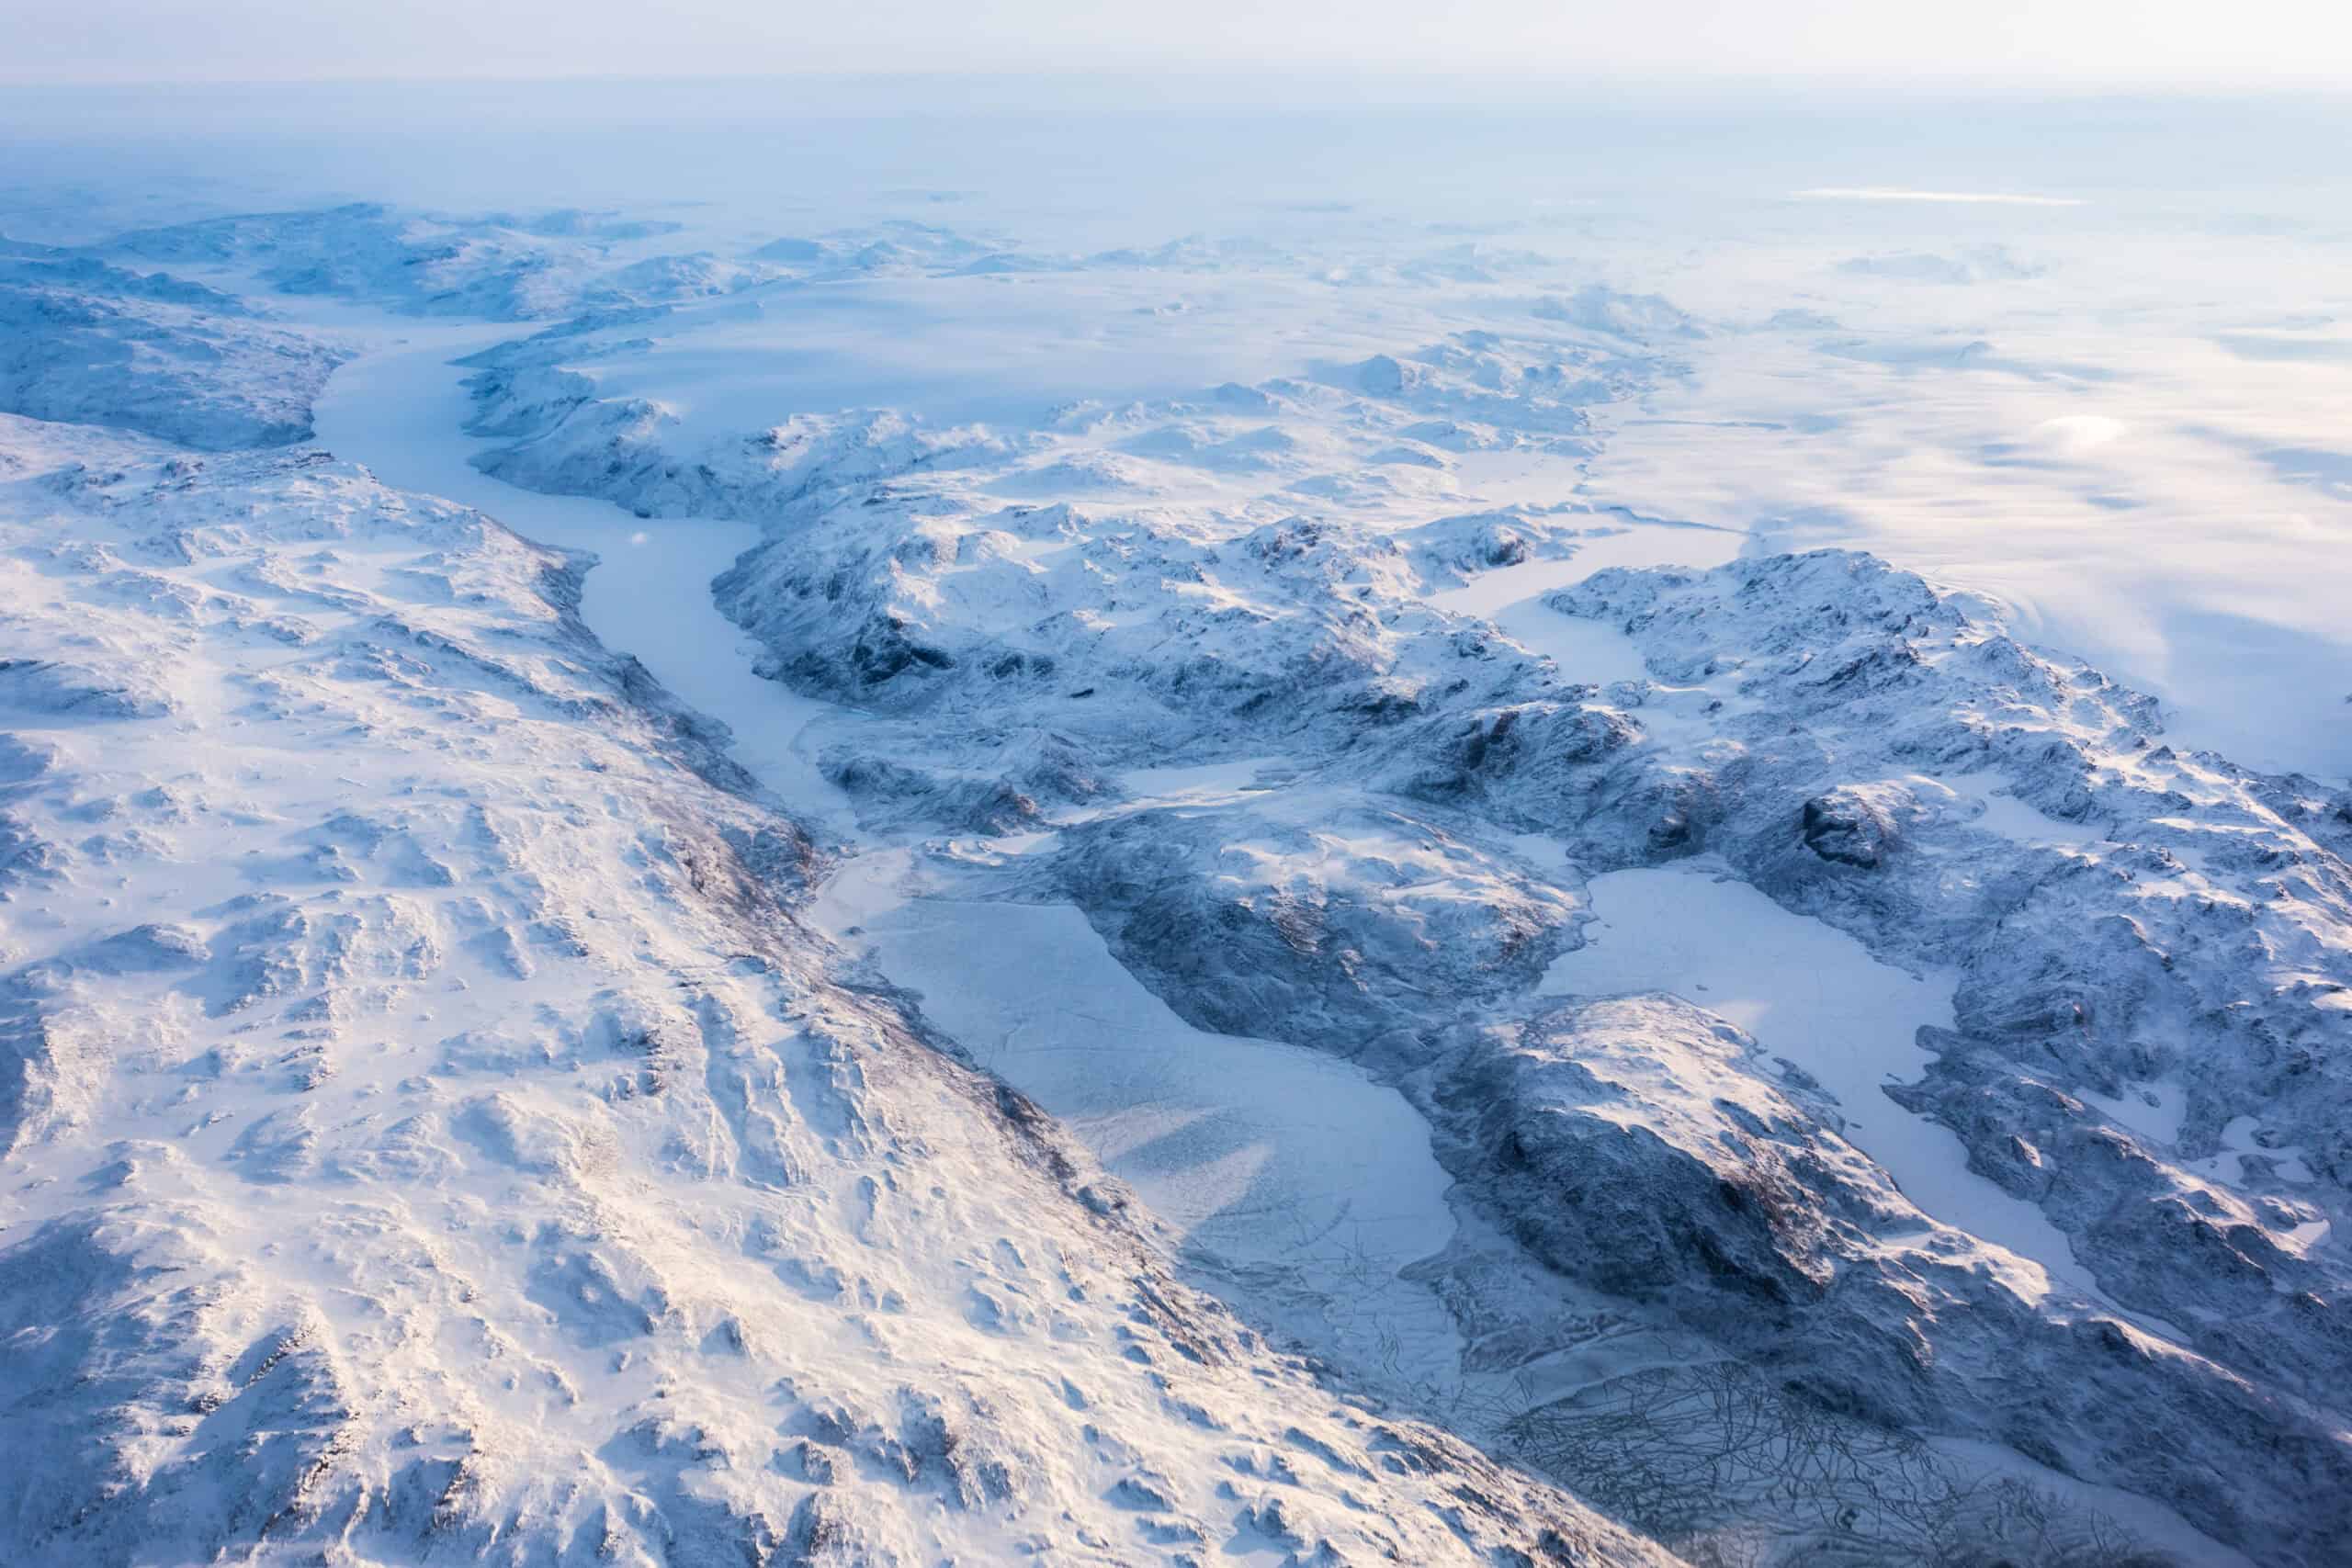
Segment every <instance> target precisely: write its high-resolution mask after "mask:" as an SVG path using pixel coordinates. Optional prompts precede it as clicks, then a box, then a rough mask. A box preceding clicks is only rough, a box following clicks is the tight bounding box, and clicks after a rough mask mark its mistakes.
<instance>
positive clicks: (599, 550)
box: [312, 325, 847, 818]
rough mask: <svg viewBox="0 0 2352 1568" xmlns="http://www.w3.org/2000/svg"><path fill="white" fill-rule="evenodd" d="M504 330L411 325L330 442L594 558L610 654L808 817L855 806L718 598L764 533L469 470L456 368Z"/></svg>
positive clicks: (348, 380) (344, 380)
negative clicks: (723, 577) (725, 576)
mask: <svg viewBox="0 0 2352 1568" xmlns="http://www.w3.org/2000/svg"><path fill="white" fill-rule="evenodd" d="M502 335H509V334H501V333H483V332H482V331H481V329H480V328H478V327H477V328H468V329H459V330H454V331H453V330H450V329H446V328H445V329H437V330H436V329H434V328H430V327H414V326H408V325H404V326H403V327H402V328H401V331H400V336H399V338H398V339H397V340H393V339H390V338H389V336H388V339H387V341H386V343H385V344H384V346H383V347H381V348H380V349H379V351H378V352H375V353H372V354H368V355H365V356H364V357H362V358H360V359H357V360H355V361H354V362H352V363H351V364H349V365H346V366H345V367H342V368H341V369H339V370H337V371H336V372H335V373H334V378H332V379H331V380H330V381H329V382H328V383H327V389H326V393H325V395H324V396H323V397H322V398H321V399H320V400H319V402H318V406H317V408H316V409H315V410H314V411H313V416H312V418H313V423H314V425H315V427H316V429H317V432H318V439H319V444H320V445H321V446H325V447H326V448H327V449H328V450H330V451H332V452H334V454H335V455H336V456H337V457H348V458H350V459H352V460H353V461H355V462H360V463H365V464H366V465H367V466H368V468H370V469H372V470H373V471H374V472H375V474H376V477H377V478H378V479H382V480H383V481H384V482H385V483H387V484H390V485H393V486H395V487H397V488H399V489H401V490H411V491H423V492H424V493H425V494H427V495H437V496H441V497H443V498H445V499H447V500H449V501H456V502H463V503H464V504H466V505H468V506H471V507H473V508H475V509H476V510H478V511H481V512H485V513H489V514H490V515H492V516H493V517H495V518H497V519H498V520H499V521H500V522H502V523H503V524H505V525H507V526H508V527H509V528H512V529H514V530H515V532H516V533H518V534H521V535H523V536H525V537H526V538H530V539H535V540H537V542H538V543H540V544H543V545H552V546H554V547H557V548H559V549H565V550H587V551H590V552H593V553H594V555H595V556H596V558H597V559H598V561H599V563H600V564H599V565H598V566H597V567H596V568H595V569H594V570H591V571H590V572H589V573H588V576H587V579H586V581H585V582H584V583H583V584H582V592H581V606H580V613H581V617H582V619H583V620H585V621H586V622H587V623H588V625H589V626H590V627H591V628H592V629H593V630H594V632H595V633H596V635H597V636H598V637H600V638H602V639H603V641H604V643H605V647H607V648H610V649H614V650H616V652H621V653H630V654H634V655H636V656H637V659H638V660H639V662H640V663H642V664H643V665H644V666H645V667H646V668H647V669H648V670H650V671H652V672H653V674H654V676H655V678H656V679H658V680H659V681H661V682H662V684H663V685H664V686H667V687H668V688H669V689H670V690H671V691H672V692H673V693H675V694H677V695H678V696H679V697H680V698H681V699H683V700H684V702H685V703H686V704H687V705H690V706H692V707H694V708H695V709H697V710H699V711H700V712H702V713H704V714H707V715H708V716H711V717H714V718H717V719H719V720H721V721H723V722H724V723H725V724H726V725H727V726H728V727H729V728H730V729H732V730H733V731H734V733H735V740H734V745H733V747H732V750H733V752H734V756H735V760H736V761H739V762H741V763H742V764H743V766H744V767H745V768H746V769H748V770H749V771H750V772H751V773H752V775H753V776H755V777H757V778H758V779H759V780H760V781H761V782H762V783H763V784H766V785H767V786H768V788H769V789H770V790H772V791H774V792H775V795H776V796H777V797H778V798H779V799H781V800H783V801H785V802H786V803H788V804H789V805H790V806H791V807H792V808H793V810H794V811H795V812H796V814H797V815H799V816H801V817H803V818H808V817H812V816H814V817H831V815H833V814H834V813H837V812H841V811H842V810H844V809H845V808H846V806H847V802H846V801H844V800H843V799H842V795H841V794H840V792H839V791H838V790H837V789H835V788H834V786H833V785H832V784H831V782H830V781H828V780H827V779H826V778H825V776H824V775H823V774H822V773H820V772H819V771H818V769H817V765H816V763H815V761H814V760H813V759H812V758H811V757H809V755H808V754H807V753H806V752H805V751H804V750H803V749H802V748H801V747H800V745H799V744H798V742H799V740H800V739H801V737H802V735H803V733H804V732H805V731H806V730H807V729H808V728H809V724H810V723H811V722H812V721H813V720H814V719H816V718H818V717H819V716H822V715H823V714H825V713H826V712H828V711H829V710H828V709H827V707H826V705H824V704H822V703H818V702H812V701H810V700H809V699H808V698H806V697H801V696H797V695H796V694H793V693H792V692H791V691H789V690H787V689H786V688H785V687H783V686H781V685H778V684H777V683H776V682H774V681H764V680H762V679H761V678H760V677H759V676H758V675H756V674H754V673H753V672H752V656H753V653H754V651H755V650H754V649H753V646H752V642H751V639H750V638H749V637H747V636H746V635H745V634H744V632H743V631H742V630H741V628H740V627H738V626H735V624H734V623H733V622H731V621H729V620H728V619H727V617H726V616H724V615H720V614H719V613H718V606H717V605H716V604H713V603H712V602H711V594H710V581H711V579H713V578H714V577H717V576H718V574H719V573H720V572H722V571H724V570H727V568H728V567H729V565H731V564H733V562H734V559H735V558H736V557H737V556H738V555H740V554H741V553H742V552H743V551H744V550H746V549H748V548H749V547H751V546H752V544H753V543H754V542H755V541H756V540H757V538H758V536H759V531H758V530H757V529H755V528H753V527H752V526H751V525H748V524H742V523H725V522H712V521H707V520H702V519H692V520H676V519H663V520H662V521H660V522H643V521H640V520H639V519H638V518H636V517H633V516H631V515H630V514H629V513H627V512H624V511H623V510H621V509H620V508H619V507H617V506H615V505H613V504H611V503H610V502H603V501H598V500H594V499H593V498H591V497H587V496H566V495H540V494H538V493H537V492H535V491H526V490H519V489H517V488H515V486H513V485H510V484H507V483H505V482H503V480H500V479H492V478H491V477H490V476H489V475H488V474H485V473H483V472H482V471H481V469H479V468H475V467H474V466H473V464H472V463H471V462H470V461H469V458H470V457H471V456H472V455H473V453H474V452H475V451H476V450H477V449H478V447H479V445H480V444H479V443H477V442H475V441H473V440H471V439H469V437H468V436H467V435H466V434H465V432H464V430H463V425H464V422H465V420H466V417H467V415H468V413H469V404H468V400H467V396H466V391H465V388H464V385H463V382H464V378H465V377H466V375H467V374H468V372H466V371H465V370H463V369H460V368H458V367H456V366H454V365H452V364H451V363H450V361H451V360H452V359H454V358H458V357H460V356H462V355H467V354H470V353H472V352H474V351H475V350H477V349H481V348H486V347H488V346H490V344H493V343H496V342H498V341H499V339H500V337H501V336H502Z"/></svg>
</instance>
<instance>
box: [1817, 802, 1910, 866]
mask: <svg viewBox="0 0 2352 1568" xmlns="http://www.w3.org/2000/svg"><path fill="white" fill-rule="evenodd" d="M1799 831H1801V832H1802V833H1803V834H1804V847H1805V848H1806V849H1809V850H1811V851H1812V852H1814V853H1815V854H1817V855H1819V856H1820V857H1821V858H1822V859H1823V860H1826V861H1833V862H1835V863H1838V864H1840V865H1851V866H1859V867H1860V868H1861V869H1862V870H1864V871H1871V870H1874V869H1876V867H1877V865H1878V863H1879V857H1880V856H1881V855H1882V854H1883V853H1884V852H1886V850H1887V848H1888V847H1889V845H1890V843H1891V840H1892V839H1893V836H1894V829H1893V824H1892V823H1889V822H1888V821H1886V820H1885V818H1883V817H1881V816H1880V815H1879V814H1878V813H1877V812H1875V811H1872V810H1871V808H1870V807H1867V806H1865V805H1862V804H1860V803H1859V802H1856V801H1853V800H1851V799H1850V798H1849V799H1845V800H1840V799H1838V797H1837V796H1835V795H1815V797H1814V798H1813V799H1811V800H1808V801H1806V802H1805V803H1804V816H1803V817H1802V818H1800V820H1799Z"/></svg>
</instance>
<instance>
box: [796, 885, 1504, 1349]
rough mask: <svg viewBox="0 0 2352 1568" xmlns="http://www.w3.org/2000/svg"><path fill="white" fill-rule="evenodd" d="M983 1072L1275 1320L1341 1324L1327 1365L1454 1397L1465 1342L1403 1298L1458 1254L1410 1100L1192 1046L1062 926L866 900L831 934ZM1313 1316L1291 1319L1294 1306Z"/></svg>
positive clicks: (918, 903)
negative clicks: (864, 952)
mask: <svg viewBox="0 0 2352 1568" xmlns="http://www.w3.org/2000/svg"><path fill="white" fill-rule="evenodd" d="M844 915H849V916H852V917H854V921H855V923H856V924H857V925H858V926H860V927H861V928H862V930H861V931H860V932H859V934H858V936H857V937H856V938H854V939H850V938H848V937H847V932H846V927H845V926H844V927H837V928H834V929H835V930H836V934H840V935H842V936H843V937H844V939H845V940H854V941H855V942H858V943H859V944H860V945H864V946H867V947H870V948H871V950H872V951H873V953H874V955H875V958H876V962H877V963H878V964H879V965H880V967H881V969H882V971H883V972H884V973H886V974H888V975H889V976H891V978H892V980H893V981H894V982H895V983H897V984H899V985H900V986H904V987H908V988H909V989H910V991H912V992H913V993H914V994H915V995H916V996H917V997H918V998H920V999H921V1003H922V1010H923V1012H924V1015H925V1016H926V1017H927V1018H929V1019H930V1020H931V1021H933V1023H935V1024H937V1025H939V1026H940V1027H941V1028H942V1029H944V1030H945V1031H946V1032H947V1033H948V1034H949V1035H951V1036H952V1037H954V1038H955V1039H956V1041H958V1042H959V1043H962V1044H963V1045H964V1046H965V1048H966V1049H967V1050H969V1051H970V1052H971V1053H972V1055H973V1056H974V1058H975V1059H976V1060H977V1061H978V1062H979V1063H980V1065H981V1066H985V1067H987V1068H988V1069H989V1071H991V1072H993V1073H996V1074H998V1075H999V1076H1001V1077H1003V1078H1004V1079H1005V1081H1007V1082H1008V1083H1011V1084H1012V1085H1013V1086H1014V1087H1015V1088H1017V1089H1020V1090H1021V1091H1022V1092H1023V1093H1024V1094H1026V1095H1028V1096H1029V1097H1030V1098H1031V1099H1033V1100H1036V1101H1037V1102H1038V1103H1039V1104H1041V1105H1043V1106H1044V1107H1045V1108H1046V1110H1047V1111H1051V1112H1052V1113H1053V1114H1054V1115H1055V1116H1057V1117H1058V1118H1059V1119H1061V1120H1062V1121H1063V1122H1066V1123H1067V1124H1068V1125H1069V1128H1070V1130H1071V1131H1072V1132H1073V1133H1075V1134H1077V1135H1078V1137H1079V1138H1080V1140H1081V1141H1083V1142H1084V1143H1085V1144H1086V1145H1087V1146H1088V1147H1089V1148H1090V1149H1091V1150H1092V1151H1093V1152H1094V1153H1095V1155H1096V1156H1098V1157H1100V1158H1101V1159H1102V1161H1103V1164H1104V1165H1105V1166H1106V1167H1107V1168H1110V1169H1111V1170H1112V1171H1114V1172H1115V1173H1116V1174H1118V1175H1119V1176H1120V1177H1122V1178H1124V1179H1125V1180H1127V1181H1128V1182H1129V1183H1130V1184H1132V1185H1133V1186H1134V1187H1135V1189H1136V1191H1137V1192H1139V1193H1140V1194H1142V1196H1143V1198H1144V1200H1145V1201H1146V1202H1148V1204H1149V1205H1150V1206H1151V1208H1152V1211H1153V1212H1154V1213H1157V1214H1158V1215H1159V1217H1160V1218H1161V1219H1163V1220H1166V1221H1168V1222H1169V1223H1170V1224H1171V1225H1172V1226H1173V1227H1174V1228H1175V1230H1176V1233H1177V1234H1178V1235H1180V1236H1181V1237H1182V1240H1183V1242H1184V1244H1185V1245H1186V1247H1188V1248H1190V1249H1191V1250H1192V1251H1193V1253H1194V1254H1195V1255H1196V1257H1197V1258H1198V1259H1199V1260H1200V1261H1202V1262H1203V1263H1204V1264H1205V1265H1206V1266H1208V1267H1209V1268H1210V1269H1213V1270H1214V1271H1215V1273H1216V1274H1217V1275H1219V1276H1222V1277H1227V1278H1230V1279H1233V1280H1237V1281H1238V1284H1239V1291H1240V1294H1241V1296H1242V1297H1243V1298H1244V1299H1247V1300H1250V1301H1253V1302H1259V1303H1263V1305H1264V1306H1266V1307H1268V1308H1271V1309H1272V1310H1273V1312H1274V1314H1275V1315H1276V1316H1277V1318H1278V1319H1281V1318H1284V1317H1290V1316H1294V1315H1295V1314H1297V1313H1298V1312H1300V1311H1304V1312H1305V1313H1306V1314H1307V1315H1308V1317H1309V1318H1310V1319H1313V1318H1318V1317H1319V1318H1326V1319H1328V1320H1329V1321H1328V1322H1325V1323H1318V1324H1315V1325H1313V1326H1314V1328H1316V1329H1319V1330H1320V1332H1313V1333H1312V1334H1311V1337H1313V1338H1314V1339H1316V1340H1317V1341H1320V1342H1321V1343H1322V1344H1323V1346H1324V1347H1325V1348H1326V1350H1327V1353H1334V1354H1337V1355H1338V1356H1340V1357H1341V1358H1343V1359H1347V1360H1350V1361H1351V1362H1356V1363H1360V1364H1365V1365H1370V1366H1375V1367H1379V1368H1381V1369H1382V1370H1383V1371H1385V1372H1387V1373H1388V1374H1390V1375H1391V1376H1393V1377H1395V1378H1397V1379H1399V1380H1402V1382H1404V1383H1406V1384H1408V1385H1414V1386H1419V1387H1421V1388H1425V1389H1437V1390H1440V1391H1442V1390H1446V1389H1450V1388H1452V1387H1453V1386H1454V1385H1455V1384H1456V1383H1457V1382H1459V1379H1460V1375H1461V1365H1460V1360H1461V1348H1462V1347H1461V1338H1460V1335H1459V1332H1458V1331H1457V1330H1456V1329H1455V1327H1454V1325H1453V1319H1452V1318H1451V1317H1450V1316H1448V1315H1447V1314H1446V1313H1445V1311H1444V1309H1443V1307H1442V1305H1441V1303H1439V1302H1438V1300H1437V1298H1436V1296H1435V1295H1434V1294H1433V1293H1432V1292H1430V1289H1429V1287H1427V1286H1426V1285H1418V1284H1414V1283H1412V1282H1409V1281H1407V1280H1401V1279H1399V1278H1398V1277H1397V1276H1398V1273H1399V1271H1400V1270H1402V1269H1404V1268H1406V1267H1407V1266H1408V1265H1409V1264H1411V1263H1413V1262H1415V1261H1417V1260H1419V1259H1420V1258H1425V1257H1428V1256H1429V1255H1430V1254H1432V1253H1435V1252H1437V1251H1438V1250H1439V1249H1440V1248H1442V1247H1444V1245H1445V1244H1446V1241H1447V1240H1448V1238H1449V1237H1451V1236H1452V1235H1453V1216H1452V1214H1451V1213H1449V1211H1448V1209H1447V1207H1446V1202H1445V1192H1446V1190H1447V1188H1448V1187H1450V1186H1451V1185H1452V1183H1451V1180H1450V1179H1449V1178H1448V1177H1447V1176H1446V1174H1445V1173H1444V1171H1443V1170H1442V1169H1440V1168H1439V1167H1438V1164H1437V1161H1436V1160H1435V1159H1434V1158H1432V1157H1431V1156H1430V1134H1429V1128H1428V1126H1427V1124H1426V1123H1425V1122H1422V1120H1421V1118H1420V1117H1419V1114H1418V1113H1416V1112H1415V1111H1414V1110H1413V1109H1412V1107H1411V1106H1409V1105H1408V1104H1407V1103H1406V1102H1405V1100H1404V1099H1403V1097H1401V1096H1400V1095H1398V1094H1397V1091H1396V1090H1395V1089H1388V1088H1385V1087H1383V1086H1381V1085H1378V1084H1375V1083H1374V1082H1372V1081H1371V1080H1370V1079H1369V1078H1368V1077H1365V1075H1364V1073H1363V1070H1362V1069H1361V1068H1358V1067H1355V1066H1351V1065H1350V1064H1348V1063H1345V1062H1341V1061H1338V1060H1335V1059H1334V1058H1332V1057H1330V1056H1328V1055H1323V1054H1321V1053H1319V1052H1315V1051H1309V1050H1305V1049H1302V1048H1300V1047H1297V1046H1293V1045H1284V1044H1282V1043H1278V1042H1274V1041H1267V1040H1247V1039H1240V1038H1237V1037H1234V1036H1230V1035H1220V1034H1211V1033H1207V1032H1203V1031H1201V1030H1197V1029H1193V1028H1192V1027H1190V1026H1189V1025H1187V1024H1185V1023H1184V1022H1183V1021H1181V1020H1179V1019H1178V1018H1177V1017H1176V1016H1175V1015H1174V1014H1173V1013H1171V1012H1170V1011H1169V1010H1168V1007H1167V1004H1166V1003H1164V1002H1162V1001H1160V1000H1159V998H1157V997H1154V996H1153V995H1151V993H1150V992H1148V991H1147V990H1145V989H1144V988H1143V987H1142V986H1141V985H1140V984H1139V983H1137V981H1136V978H1135V976H1132V975H1130V974H1129V973H1127V971H1126V970H1125V969H1124V968H1122V967H1121V966H1120V965H1119V964H1118V962H1117V961H1116V960H1115V959H1114V958H1113V957H1112V956H1111V954H1110V952H1109V950H1108V949H1107V948H1105V947H1104V945H1103V939H1102V938H1101V937H1100V936H1099V935H1097V934H1096V933H1095V931H1093V929H1092V928H1091V926H1089V925H1088V924H1087V922H1086V918H1085V916H1084V915H1082V914H1081V913H1080V911H1078V910H1077V909H1075V908H1070V907H1069V906H1067V905H1059V906H1056V905H1046V906H1019V905H1007V904H976V903H969V902H965V901H961V900H956V899H951V898H926V897H916V898H910V899H908V900H906V901H905V902H903V903H900V904H898V905H896V906H895V907H894V908H876V905H875V903H874V902H873V901H871V900H865V899H860V900H858V901H857V902H855V903H854V904H852V905H850V906H847V907H842V906H834V907H832V908H827V907H824V906H820V908H818V909H817V910H816V911H814V918H815V919H817V920H818V921H819V923H820V925H822V924H826V923H827V922H828V920H829V919H842V917H843V916H844ZM1286 1303H1300V1304H1299V1305H1295V1306H1293V1307H1292V1310H1291V1311H1290V1312H1284V1311H1283V1307H1284V1305H1285V1304H1286Z"/></svg>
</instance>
